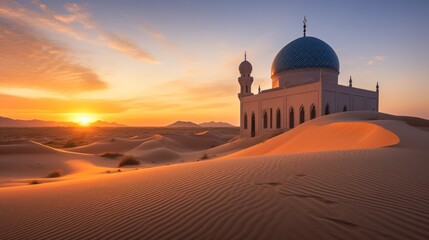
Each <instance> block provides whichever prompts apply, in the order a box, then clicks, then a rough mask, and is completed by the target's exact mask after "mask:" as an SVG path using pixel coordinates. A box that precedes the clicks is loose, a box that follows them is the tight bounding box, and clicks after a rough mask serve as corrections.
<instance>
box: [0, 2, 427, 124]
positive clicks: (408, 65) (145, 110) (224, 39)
mask: <svg viewBox="0 0 429 240" xmlns="http://www.w3.org/2000/svg"><path fill="white" fill-rule="evenodd" d="M125 3H126V4H125ZM353 4H357V3H353ZM353 4H352V3H349V4H342V3H340V2H338V4H336V5H335V7H329V6H324V5H320V4H319V3H317V2H315V1H303V2H299V3H298V2H293V4H292V3H290V4H288V3H285V2H284V1H273V2H272V3H266V4H264V3H261V2H252V1H250V2H246V6H243V4H242V3H241V4H240V2H236V3H230V2H228V1H226V2H223V1H220V2H216V3H214V2H210V1H201V2H194V1H177V2H172V3H168V4H166V3H159V2H140V1H125V2H124V4H120V3H117V2H109V3H106V2H105V1H74V2H67V1H53V0H46V1H42V0H32V1H13V0H5V1H1V2H0V55H1V58H0V116H3V117H9V118H15V119H41V120H52V121H81V120H82V119H85V118H86V119H90V120H91V121H95V120H103V121H109V122H113V121H114V122H118V123H123V124H127V125H130V126H164V125H167V124H170V123H172V122H175V121H177V120H183V121H193V122H196V123H200V122H206V121H223V122H229V123H232V124H234V125H238V124H239V101H238V98H237V93H238V91H239V85H238V82H237V77H238V76H239V72H238V65H239V64H240V62H241V61H242V60H243V52H244V50H247V52H248V60H249V61H250V62H251V63H252V65H253V69H254V71H253V73H252V75H253V76H254V78H255V81H254V84H253V91H254V92H256V91H257V88H258V86H259V85H260V86H261V88H262V89H267V88H271V79H270V67H271V62H272V60H273V59H274V56H275V55H276V54H277V52H278V51H279V50H280V49H281V48H282V47H283V46H284V45H286V44H287V43H289V42H290V41H292V40H294V39H295V38H298V37H300V36H301V34H302V17H303V16H304V15H307V18H308V34H309V35H311V36H316V37H318V38H320V39H322V40H324V41H326V42H327V43H328V44H330V45H331V46H332V47H333V48H334V50H335V51H336V52H337V54H338V56H339V59H340V68H341V69H340V71H341V73H340V76H339V82H340V84H343V85H347V84H348V78H349V76H350V75H352V76H353V80H354V81H353V85H354V86H355V87H358V88H365V89H370V90H375V84H376V82H377V81H378V82H379V83H380V111H382V112H386V113H390V114H395V115H413V116H418V117H423V118H429V110H428V108H427V106H428V103H429V98H428V97H427V93H426V90H427V89H428V88H429V81H427V80H426V78H427V69H426V68H427V65H428V61H429V60H428V59H429V51H428V49H427V47H426V40H427V37H428V36H429V31H428V30H427V28H426V27H425V25H426V23H427V22H425V21H427V20H424V17H422V16H423V15H420V14H418V13H419V11H422V10H421V8H424V7H427V6H424V7H423V6H420V8H419V6H414V7H410V6H408V8H403V6H401V5H394V4H393V5H392V6H393V7H392V8H391V9H390V10H386V9H384V8H383V4H380V5H375V6H373V9H366V8H365V6H364V4H362V5H358V6H354V5H353ZM425 5H426V4H425ZM356 8H357V9H359V8H360V9H361V10H362V11H361V12H359V14H360V15H359V16H365V19H363V18H357V17H356V16H357V15H356V16H355V17H353V16H354V14H358V13H353V12H349V11H351V10H352V9H356ZM320 9H323V10H324V11H320ZM364 9H365V10H364ZM380 9H384V10H385V12H383V14H384V15H383V17H384V18H382V19H380V18H379V14H378V12H379V11H380ZM282 12H285V14H283V15H284V17H281V16H283V15H280V14H279V13H282ZM346 12H348V13H347V14H346ZM273 14H274V15H275V16H276V17H272V16H273ZM398 14H402V15H404V16H409V17H410V18H411V17H413V18H414V17H415V18H418V19H420V18H421V19H423V20H422V21H415V22H414V20H411V19H410V20H408V18H401V19H397V17H396V16H398ZM414 14H415V16H414ZM333 15H336V17H335V18H333V17H331V16H333ZM249 16H252V17H249ZM279 19H281V21H280V23H279V22H278V20H279ZM340 19H342V20H340ZM403 19H406V20H403ZM376 21H377V23H376V24H374V25H373V24H372V22H376ZM408 21H412V22H408ZM411 24H413V27H409V26H411ZM332 26H335V28H333V27H332ZM350 26H353V28H351V27H350ZM381 27H382V29H381ZM380 29H381V30H380ZM398 29H401V31H402V32H398ZM380 31H381V32H380ZM416 34H417V35H418V36H421V37H419V38H414V37H413V36H415V35H416ZM398 96H400V97H398ZM79 119H81V120H79ZM85 121H86V120H85Z"/></svg>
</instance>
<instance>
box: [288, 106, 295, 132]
mask: <svg viewBox="0 0 429 240" xmlns="http://www.w3.org/2000/svg"><path fill="white" fill-rule="evenodd" d="M294 127H295V114H294V112H293V107H292V108H290V110H289V129H292V128H294Z"/></svg>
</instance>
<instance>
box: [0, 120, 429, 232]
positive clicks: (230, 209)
mask: <svg viewBox="0 0 429 240" xmlns="http://www.w3.org/2000/svg"><path fill="white" fill-rule="evenodd" d="M428 129H429V124H428V121H427V120H422V119H417V118H410V117H397V116H391V115H387V114H381V113H375V112H347V113H338V114H331V115H328V116H324V117H320V118H318V119H315V120H312V121H308V122H306V123H304V124H302V125H300V126H297V127H296V128H295V129H293V130H291V131H288V132H285V133H278V132H277V133H273V134H272V135H270V136H262V137H258V138H252V139H240V138H236V137H234V136H233V135H232V134H228V133H223V132H221V131H213V130H207V131H197V132H195V131H194V132H192V131H191V132H187V133H186V132H185V133H183V132H181V133H180V134H178V133H174V131H173V130H170V131H165V132H163V133H162V134H149V135H138V136H134V137H128V138H114V140H113V141H112V139H110V140H109V138H106V139H99V140H97V141H95V142H93V143H90V144H86V145H83V146H78V147H74V148H67V149H57V148H52V147H49V146H46V145H43V144H40V143H37V142H34V141H30V140H10V141H3V143H1V144H0V181H1V183H0V184H1V187H2V188H0V215H1V216H2V217H1V218H0V239H428V238H429V228H428V226H429V190H428V189H429V177H428V172H429V131H428ZM273 135H276V136H274V137H273ZM105 152H117V153H122V154H125V155H134V156H136V157H137V158H138V159H139V160H140V162H141V165H139V166H128V167H123V168H121V172H117V168H116V166H117V163H118V161H119V160H118V159H105V158H102V157H100V156H99V154H102V153H105ZM179 163H180V164H179ZM52 169H61V170H62V171H63V173H64V175H63V176H62V177H59V178H55V179H53V178H44V176H45V175H46V174H48V173H49V171H51V170H52ZM109 172H110V173H109ZM32 179H35V180H39V181H41V182H42V184H34V185H29V184H28V181H30V180H32Z"/></svg>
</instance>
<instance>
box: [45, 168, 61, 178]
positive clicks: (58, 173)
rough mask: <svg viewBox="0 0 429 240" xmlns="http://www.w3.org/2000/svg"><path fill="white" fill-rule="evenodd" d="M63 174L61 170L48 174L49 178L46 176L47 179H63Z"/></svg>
mask: <svg viewBox="0 0 429 240" xmlns="http://www.w3.org/2000/svg"><path fill="white" fill-rule="evenodd" d="M61 175H62V173H61V171H60V170H54V171H52V172H50V173H49V174H48V176H46V177H47V178H57V177H61Z"/></svg>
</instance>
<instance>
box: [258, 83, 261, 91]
mask: <svg viewBox="0 0 429 240" xmlns="http://www.w3.org/2000/svg"><path fill="white" fill-rule="evenodd" d="M258 93H261V85H259V87H258Z"/></svg>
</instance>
